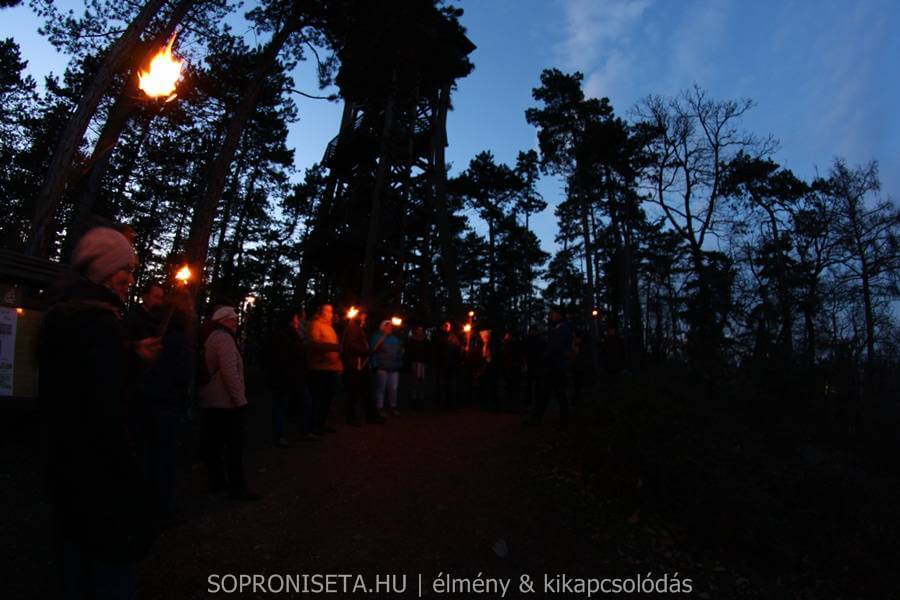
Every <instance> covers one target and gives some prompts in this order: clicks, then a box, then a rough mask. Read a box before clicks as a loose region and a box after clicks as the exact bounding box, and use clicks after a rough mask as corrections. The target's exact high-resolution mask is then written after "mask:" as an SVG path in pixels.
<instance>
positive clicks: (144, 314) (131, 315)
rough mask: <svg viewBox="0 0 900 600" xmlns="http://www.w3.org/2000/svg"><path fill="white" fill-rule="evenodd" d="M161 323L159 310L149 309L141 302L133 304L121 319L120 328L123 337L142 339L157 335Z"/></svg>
mask: <svg viewBox="0 0 900 600" xmlns="http://www.w3.org/2000/svg"><path fill="white" fill-rule="evenodd" d="M161 325H162V321H161V319H160V314H159V311H152V312H151V311H149V310H147V309H146V308H144V305H143V304H138V305H137V306H133V307H132V308H131V310H129V311H128V312H127V313H126V314H125V318H124V319H122V328H123V330H124V331H125V339H128V340H142V339H144V338H148V337H157V336H159V334H160V332H159V328H160V326H161Z"/></svg>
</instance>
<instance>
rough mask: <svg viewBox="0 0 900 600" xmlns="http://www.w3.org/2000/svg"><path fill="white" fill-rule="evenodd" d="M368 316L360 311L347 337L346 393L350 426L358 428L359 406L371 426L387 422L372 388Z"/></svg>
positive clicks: (342, 355) (344, 337)
mask: <svg viewBox="0 0 900 600" xmlns="http://www.w3.org/2000/svg"><path fill="white" fill-rule="evenodd" d="M367 318H368V314H367V313H366V311H365V310H360V311H359V314H358V315H357V317H356V319H355V320H351V321H350V322H348V323H347V329H346V330H345V331H344V334H343V343H342V344H341V346H342V348H343V350H342V352H341V359H342V360H343V361H344V391H345V392H346V394H347V423H348V424H350V425H354V426H358V425H361V424H362V420H361V419H360V417H359V416H358V415H357V413H356V411H357V407H360V408H361V409H362V411H363V416H364V417H365V419H366V421H368V422H369V423H384V419H383V418H382V417H381V416H380V415H379V414H378V411H377V410H376V409H375V400H374V398H373V397H372V393H371V388H370V386H369V385H368V375H367V374H368V362H369V360H370V357H371V356H372V352H371V350H370V349H369V341H368V340H367V339H366V319H367Z"/></svg>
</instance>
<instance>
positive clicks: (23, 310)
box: [16, 308, 25, 317]
mask: <svg viewBox="0 0 900 600" xmlns="http://www.w3.org/2000/svg"><path fill="white" fill-rule="evenodd" d="M16 314H17V315H19V316H20V317H21V316H22V315H24V314H25V309H24V308H17V309H16Z"/></svg>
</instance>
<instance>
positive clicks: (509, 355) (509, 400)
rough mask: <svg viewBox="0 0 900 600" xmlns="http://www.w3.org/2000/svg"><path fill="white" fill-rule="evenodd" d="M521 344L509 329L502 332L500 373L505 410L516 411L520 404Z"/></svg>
mask: <svg viewBox="0 0 900 600" xmlns="http://www.w3.org/2000/svg"><path fill="white" fill-rule="evenodd" d="M523 360H524V358H523V356H522V345H521V344H520V343H519V340H518V338H517V337H516V335H515V334H514V333H512V332H511V331H507V332H506V333H505V334H503V341H502V342H501V343H500V360H499V363H500V374H501V376H502V377H503V383H504V387H505V388H506V407H507V410H509V411H512V412H518V411H519V409H520V407H521V404H522V392H521V390H522V386H521V381H522V362H523Z"/></svg>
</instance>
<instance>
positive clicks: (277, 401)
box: [265, 309, 319, 447]
mask: <svg viewBox="0 0 900 600" xmlns="http://www.w3.org/2000/svg"><path fill="white" fill-rule="evenodd" d="M302 323H303V310H302V309H301V310H300V311H299V312H297V311H290V312H286V313H284V314H283V315H282V316H281V318H280V319H279V322H278V324H277V326H276V329H275V331H273V332H272V334H271V336H270V339H269V343H268V344H267V349H266V353H265V363H266V371H267V373H268V379H269V385H270V388H271V390H272V442H273V443H274V444H275V445H277V446H281V447H287V446H289V445H290V443H289V442H288V440H287V437H286V435H285V428H286V424H287V421H288V419H289V417H290V416H291V412H292V411H294V413H295V414H296V419H297V421H298V425H299V429H300V439H301V440H303V441H311V440H315V439H319V438H318V436H317V435H315V434H314V433H312V419H313V415H312V398H311V397H310V394H309V390H308V389H307V364H306V363H307V356H306V341H305V339H304V335H303V329H302Z"/></svg>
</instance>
